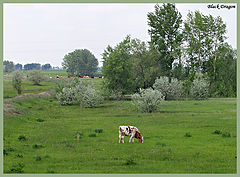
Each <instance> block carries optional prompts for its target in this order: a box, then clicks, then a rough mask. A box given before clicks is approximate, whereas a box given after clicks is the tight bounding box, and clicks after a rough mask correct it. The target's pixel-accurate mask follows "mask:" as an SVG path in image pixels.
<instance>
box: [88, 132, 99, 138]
mask: <svg viewBox="0 0 240 177" xmlns="http://www.w3.org/2000/svg"><path fill="white" fill-rule="evenodd" d="M88 136H89V137H96V136H97V135H96V133H92V134H89V135H88Z"/></svg>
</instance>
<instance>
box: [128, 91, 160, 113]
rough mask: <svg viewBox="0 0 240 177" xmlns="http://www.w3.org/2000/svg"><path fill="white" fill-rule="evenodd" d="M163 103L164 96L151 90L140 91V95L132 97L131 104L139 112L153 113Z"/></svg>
mask: <svg viewBox="0 0 240 177" xmlns="http://www.w3.org/2000/svg"><path fill="white" fill-rule="evenodd" d="M163 101H164V96H163V95H162V93H161V92H160V91H158V90H153V89H152V88H148V89H140V93H135V94H134V95H132V103H133V104H134V105H135V106H136V107H137V109H138V110H139V111H140V112H147V113H151V112H155V111H157V110H158V108H159V106H160V104H162V103H163Z"/></svg>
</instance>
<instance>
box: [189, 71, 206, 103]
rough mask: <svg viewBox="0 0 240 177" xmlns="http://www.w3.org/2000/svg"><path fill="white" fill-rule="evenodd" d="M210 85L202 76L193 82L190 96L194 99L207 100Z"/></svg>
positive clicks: (199, 75)
mask: <svg viewBox="0 0 240 177" xmlns="http://www.w3.org/2000/svg"><path fill="white" fill-rule="evenodd" d="M208 90H209V83H208V81H207V80H206V79H205V78H203V76H202V75H201V74H198V75H197V77H196V78H195V79H194V80H193V83H192V86H191V88H190V96H191V97H192V98H193V99H196V100H200V99H207V98H208Z"/></svg>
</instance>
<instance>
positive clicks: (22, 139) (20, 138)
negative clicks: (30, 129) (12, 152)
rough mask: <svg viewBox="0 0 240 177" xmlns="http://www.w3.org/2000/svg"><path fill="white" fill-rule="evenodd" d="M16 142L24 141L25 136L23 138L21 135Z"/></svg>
mask: <svg viewBox="0 0 240 177" xmlns="http://www.w3.org/2000/svg"><path fill="white" fill-rule="evenodd" d="M18 140H19V141H26V140H27V138H26V137H25V136H23V135H20V136H19V137H18Z"/></svg>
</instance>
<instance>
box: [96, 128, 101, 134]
mask: <svg viewBox="0 0 240 177" xmlns="http://www.w3.org/2000/svg"><path fill="white" fill-rule="evenodd" d="M95 132H96V133H102V132H103V129H101V128H100V129H95Z"/></svg>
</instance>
